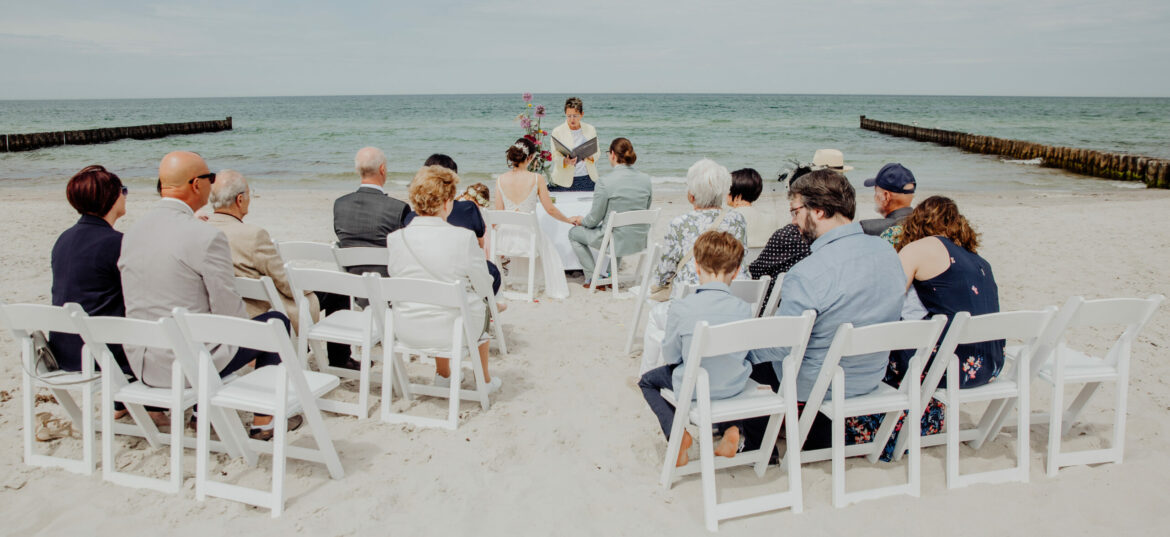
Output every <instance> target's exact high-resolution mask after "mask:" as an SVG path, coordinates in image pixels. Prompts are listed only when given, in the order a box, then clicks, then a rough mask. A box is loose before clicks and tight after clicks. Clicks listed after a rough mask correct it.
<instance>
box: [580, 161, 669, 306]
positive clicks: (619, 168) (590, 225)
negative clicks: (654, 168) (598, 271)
mask: <svg viewBox="0 0 1170 537" xmlns="http://www.w3.org/2000/svg"><path fill="white" fill-rule="evenodd" d="M637 158H638V157H637V155H635V154H634V147H633V145H631V144H630V141H629V140H626V139H625V138H616V139H614V141H613V142H612V143H610V146H609V163H610V164H611V165H613V171H612V172H610V173H608V174H606V175H604V176H602V177H601V178H600V179H598V181H597V185H596V187H595V189H594V191H593V207H592V208H590V210H589V214H587V215H585V216H584V217H579V216H578V217H574V218H573V221H574V223H575V224H578V225H576V226H574V227H573V229H570V230H569V244H570V245H572V247H573V253H575V254H577V259H578V260H579V261H580V262H581V268H582V270H583V271H584V272H585V287H589V283H590V281H589V278H591V277H592V276H593V269H594V259H593V252H592V251H591V250H590V248H600V247H601V240H602V238H603V236H604V235H605V222H606V220H607V219H608V218H609V213H610V211H616V212H619V213H622V212H626V211H639V210H643V209H649V208H650V198H651V195H652V186H651V184H650V176H649V175H646V174H644V173H642V172H639V171H635V170H634V169H633V168H631V167H630V166H631V165H632V164H633V163H634V161H635V160H637ZM649 233H650V226H648V225H637V226H623V227H620V228H618V229H615V230H614V233H613V235H614V236H613V240H614V250H615V251H616V253H617V256H618V257H619V258H620V257H622V256H625V255H630V254H632V253H635V252H638V251H641V250H642V249H643V248H645V247H646V236H647V235H648V234H649Z"/></svg>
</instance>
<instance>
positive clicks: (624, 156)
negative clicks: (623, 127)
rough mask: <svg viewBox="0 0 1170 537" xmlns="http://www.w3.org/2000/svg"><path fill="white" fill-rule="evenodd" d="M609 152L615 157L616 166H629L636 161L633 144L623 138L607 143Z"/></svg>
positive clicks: (636, 156) (636, 155)
mask: <svg viewBox="0 0 1170 537" xmlns="http://www.w3.org/2000/svg"><path fill="white" fill-rule="evenodd" d="M609 150H610V151H613V154H614V156H615V157H617V163H618V164H626V165H630V164H633V163H635V162H637V161H638V154H637V153H634V144H631V143H630V141H629V140H627V139H625V138H614V139H613V141H612V142H610V143H609Z"/></svg>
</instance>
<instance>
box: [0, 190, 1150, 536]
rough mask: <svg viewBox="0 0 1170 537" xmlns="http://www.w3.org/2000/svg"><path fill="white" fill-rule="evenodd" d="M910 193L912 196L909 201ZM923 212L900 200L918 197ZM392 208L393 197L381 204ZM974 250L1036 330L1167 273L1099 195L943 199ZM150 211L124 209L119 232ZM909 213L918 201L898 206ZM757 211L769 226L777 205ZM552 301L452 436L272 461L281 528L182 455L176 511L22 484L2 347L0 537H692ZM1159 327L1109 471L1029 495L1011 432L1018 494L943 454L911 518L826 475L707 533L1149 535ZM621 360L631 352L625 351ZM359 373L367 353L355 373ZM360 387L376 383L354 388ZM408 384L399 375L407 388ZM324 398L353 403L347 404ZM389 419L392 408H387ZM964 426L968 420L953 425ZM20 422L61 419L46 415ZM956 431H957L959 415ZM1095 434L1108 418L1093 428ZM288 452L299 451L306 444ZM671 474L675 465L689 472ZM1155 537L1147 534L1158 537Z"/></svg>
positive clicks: (295, 231) (654, 458)
mask: <svg viewBox="0 0 1170 537" xmlns="http://www.w3.org/2000/svg"><path fill="white" fill-rule="evenodd" d="M926 186H928V185H926ZM63 190H64V189H63V188H62V189H61V191H60V192H58V191H46V190H43V189H29V188H14V187H0V214H6V215H8V216H7V218H6V223H5V224H4V225H3V226H2V227H0V244H3V254H2V256H0V270H2V271H3V276H2V277H0V299H2V300H4V301H6V302H9V303H15V302H30V303H45V304H47V303H49V290H50V283H51V275H50V273H49V256H50V249H51V247H52V244H53V241H54V240H55V239H56V237H57V235H58V234H59V233H60V232H61V231H63V230H65V229H66V228H68V227H69V226H70V225H72V224H73V222H74V221H76V219H77V215H76V213H75V212H74V211H73V210H72V208H71V207H70V206H69V205H68V204H67V203H66V201H65V198H64V192H63ZM342 193H343V192H341V191H324V190H306V191H292V190H262V191H260V192H259V196H257V197H256V199H255V200H254V201H253V202H252V204H251V211H252V212H251V214H250V215H249V216H248V219H247V221H248V222H250V223H253V224H256V225H260V226H263V227H265V228H267V229H268V230H269V232H270V233H271V235H272V236H273V238H274V239H275V240H277V241H280V240H310V241H332V240H334V236H333V230H332V214H331V207H332V200H333V199H334V198H336V197H337V196H338V195H340V194H342ZM936 193H942V192H930V191H929V190H927V191H925V192H923V193H921V194H920V196H925V195H929V194H936ZM392 195H396V196H397V197H403V195H404V193H402V192H397V193H392ZM949 195H951V196H952V197H953V198H954V199H955V200H956V201H957V202H958V204H959V207H960V209H961V210H962V211H963V212H964V214H965V215H966V216H967V217H968V218H969V219H970V220H971V222H972V223H973V224H974V226H975V227H976V229H977V230H978V231H980V232H981V233H982V241H983V245H982V248H981V249H980V253H981V254H982V255H983V256H984V258H986V259H987V260H988V261H989V262H990V263H991V265H992V267H993V269H994V270H995V273H996V280H997V282H998V285H999V289H1000V301H1001V307H1002V309H1003V310H1004V311H1007V310H1013V309H1025V308H1027V309H1038V308H1041V307H1043V306H1047V305H1060V304H1062V303H1063V302H1064V301H1065V300H1066V299H1067V298H1068V297H1069V296H1071V295H1078V294H1079V295H1083V296H1085V297H1086V298H1102V297H1117V296H1140V297H1144V296H1146V295H1149V294H1151V293H1167V291H1168V289H1167V285H1166V282H1165V280H1164V279H1163V278H1165V277H1166V276H1167V275H1168V274H1170V272H1168V270H1167V268H1166V267H1167V265H1168V264H1170V192H1167V191H1158V190H1130V189H1124V190H1120V189H1119V190H1118V191H1116V192H1111V193H1110V192H1099V193H1057V192H1031V191H1015V192H1004V193H968V192H955V193H951V194H949ZM156 199H157V198H156V197H155V196H154V194H153V192H148V191H146V190H144V189H137V190H134V191H132V192H131V195H130V198H129V204H128V209H129V214H128V215H127V216H126V217H125V218H124V219H122V220H121V221H119V222H118V225H117V227H118V229H121V230H125V229H127V228H128V227H129V225H131V224H132V223H133V222H134V221H135V219H136V218H137V217H138V216H140V215H141V214H143V212H144V211H145V210H146V209H147V207H148V206H149V204H151V203H153V202H154V201H155V200H156ZM920 199H921V198H920ZM761 203H763V204H764V205H765V206H770V207H773V209H774V210H776V211H778V212H780V213H781V214H783V211H785V210H786V209H787V202H786V201H785V200H784V199H783V197H782V194H769V195H768V197H766V198H765V199H764V200H761ZM655 206H658V207H662V208H663V218H662V219H661V220H660V222H659V225H658V227H657V228H656V229H655V231H654V232H653V233H652V235H651V236H652V237H660V236H661V233H662V229H663V228H664V226H665V223H666V221H668V219H669V218H670V217H673V216H675V215H677V214H681V213H682V212H684V211H686V210H688V209H689V205H687V203H686V200H685V195H684V194H682V193H679V192H661V193H656V201H655ZM858 206H859V207H858V217H859V218H870V217H873V216H874V213H873V208H872V198H871V193H870V192H869V191H867V190H862V191H860V192H859V193H858ZM579 281H580V280H579V278H578V279H577V280H576V281H574V280H570V289H571V290H572V295H571V296H570V298H568V299H566V300H552V299H545V298H543V297H541V298H540V300H539V302H537V303H522V302H519V301H515V300H510V301H508V305H509V308H508V311H507V312H505V313H504V314H503V315H502V319H501V321H502V322H503V323H504V332H505V334H506V337H507V342H508V346H509V350H510V351H511V354H510V355H509V356H507V357H503V358H501V357H498V356H496V355H495V354H494V350H493V362H492V366H491V368H492V374H493V376H495V375H498V376H500V377H502V379H503V383H504V385H503V389H502V391H500V392H499V393H498V394H497V395H496V396H495V397H494V400H493V404H492V408H491V409H490V410H489V411H486V412H485V411H482V410H481V409H480V408H479V406H478V405H477V404H472V403H464V405H463V407H462V409H463V412H462V413H461V420H460V425H459V429H458V430H456V431H453V432H447V431H440V430H431V429H421V428H413V427H409V426H391V425H386V424H383V423H381V422H380V421H379V420H378V419H377V418H376V417H374V418H371V419H367V420H357V419H355V418H353V417H349V416H340V415H335V414H328V413H327V414H325V416H326V423H327V424H328V427H329V431H330V433H331V435H332V437H333V440H334V442H335V445H336V447H337V450H338V452H339V454H340V456H341V460H342V463H343V465H344V468H345V473H346V475H345V477H344V478H343V479H341V480H336V481H335V480H332V479H330V478H329V475H328V472H327V471H326V469H325V468H324V466H322V465H318V464H311V463H304V462H299V461H290V463H289V467H288V474H287V475H288V481H287V495H288V501H287V504H286V512H285V514H284V515H283V516H282V517H281V518H279V519H272V518H271V517H270V516H269V512H268V511H267V510H261V509H256V508H252V507H249V506H245V505H243V504H240V503H235V502H231V501H227V500H222V499H209V500H208V501H206V502H198V501H196V500H195V497H194V478H193V475H192V473H191V472H193V470H194V453H193V451H190V450H189V451H187V453H186V458H185V461H184V464H185V466H186V469H187V471H188V476H187V478H186V481H185V483H184V487H183V490H182V492H181V493H180V494H177V495H173V496H172V495H165V494H159V493H155V492H150V491H143V490H136V489H130V488H125V487H120V486H116V485H112V484H109V483H106V482H103V481H102V480H101V477H100V468H99V470H98V472H97V473H95V474H94V475H92V476H78V475H75V474H71V473H67V472H65V471H63V470H58V469H39V468H33V467H29V466H26V465H24V464H23V462H22V461H21V430H20V429H21V422H20V398H19V389H20V387H19V386H20V373H19V372H20V365H19V359H18V357H19V353H18V349H17V347H16V345H15V344H14V343H13V340H12V337H11V335H10V334H9V332H8V331H7V328H6V327H5V328H4V330H3V332H2V333H0V390H2V392H0V514H2V517H3V519H4V523H3V524H0V528H2V529H0V534H4V535H13V536H16V535H70V534H111V535H118V536H119V537H130V536H137V535H143V536H154V535H159V534H160V533H161V534H173V535H208V534H209V532H215V533H222V532H230V533H250V534H256V535H269V534H273V535H276V534H290V533H297V534H306V535H387V534H398V535H449V534H472V533H473V532H474V533H476V534H483V535H516V534H519V535H546V534H556V535H599V534H606V535H647V534H657V535H705V534H706V531H705V530H704V528H703V509H702V495H701V492H700V487H699V486H700V483H699V478H698V476H695V477H693V478H687V479H683V480H682V481H680V482H678V483H676V484H675V485H674V486H673V487H672V488H671V489H670V490H663V489H662V488H661V487H660V486H659V484H658V471H659V468H660V465H661V461H662V455H663V453H664V451H665V449H666V442H665V440H664V439H663V438H662V436H661V433H660V431H659V430H658V427H657V424H656V422H655V419H654V416H653V414H652V413H651V412H650V410H649V409H648V408H647V407H646V405H645V403H644V401H643V399H642V396H641V393H640V392H639V391H638V390H637V389H636V388H635V386H634V385H633V379H634V377H635V375H636V373H637V368H638V363H637V358H636V356H635V357H631V356H628V355H626V354H624V353H623V352H622V347H623V345H624V338H625V335H626V330H627V329H628V323H629V320H630V316H631V314H632V310H633V308H634V306H635V303H634V301H633V300H631V299H626V300H615V299H613V298H612V295H611V294H610V293H597V294H590V293H589V292H588V291H585V290H582V288H581V287H580V285H579ZM1168 310H1170V308H1166V307H1163V308H1162V310H1161V311H1159V312H1158V313H1157V315H1156V316H1155V317H1154V320H1153V321H1152V322H1151V324H1150V325H1149V326H1148V327H1147V329H1146V330H1145V331H1144V332H1143V333H1142V335H1141V336H1140V337H1139V339H1138V341H1137V344H1136V345H1135V346H1134V348H1133V362H1132V364H1133V365H1132V381H1131V385H1130V393H1129V395H1130V398H1129V421H1128V429H1127V445H1126V453H1125V456H1126V459H1125V462H1124V464H1119V465H1113V464H1107V465H1099V466H1094V467H1071V468H1066V469H1064V470H1063V471H1061V472H1060V475H1059V476H1058V477H1057V478H1047V477H1045V475H1044V465H1043V462H1044V456H1043V453H1044V451H1043V450H1044V449H1045V446H1046V434H1047V428H1046V427H1043V426H1034V427H1033V429H1032V431H1033V435H1032V440H1031V444H1032V451H1031V457H1032V459H1031V461H1032V466H1031V482H1030V483H1026V484H1022V483H1013V484H1001V485H977V486H972V487H968V488H964V489H958V490H953V491H949V490H947V489H946V485H945V482H944V460H945V459H944V451H945V450H944V448H943V447H941V446H940V447H934V448H927V449H925V450H924V458H923V472H922V474H923V475H922V483H923V487H922V497H921V498H910V497H905V496H902V497H893V498H886V499H882V500H877V501H869V502H864V503H861V504H856V505H853V506H850V507H848V508H845V509H835V508H833V507H832V504H831V492H830V484H831V480H830V465H829V463H828V462H822V463H814V464H807V465H805V466H804V467H803V474H802V476H803V482H804V503H805V510H804V512H803V513H801V514H793V513H791V512H789V511H786V510H785V511H776V512H771V513H766V514H762V515H755V516H750V517H746V518H741V519H735V520H730V521H725V522H724V523H722V524H721V525H720V528H721V531H723V532H725V533H727V534H731V535H747V534H749V532H750V533H751V534H761V535H762V534H765V533H763V532H766V534H777V533H783V534H790V535H856V534H859V533H861V532H872V533H873V534H875V535H886V534H894V533H899V534H909V535H937V534H939V533H940V532H945V533H947V534H955V535H1008V534H1013V535H1014V534H1024V533H1027V534H1038V535H1062V536H1072V535H1088V534H1101V533H1103V532H1108V533H1109V534H1115V535H1127V534H1138V533H1139V532H1140V533H1153V532H1154V531H1157V528H1163V527H1165V525H1166V523H1167V522H1170V511H1168V510H1167V509H1166V508H1165V504H1166V501H1165V498H1164V494H1165V491H1166V485H1165V483H1166V482H1167V481H1168V480H1170V462H1168V461H1167V460H1166V459H1162V458H1160V457H1163V456H1164V455H1165V454H1166V453H1167V452H1170V412H1168V411H1170V365H1168V364H1166V363H1162V362H1161V360H1162V359H1164V358H1165V357H1166V350H1165V349H1166V348H1168V347H1170V311H1168ZM639 346H640V344H639ZM377 352H378V355H380V349H379V350H378V351H377ZM376 367H378V366H376ZM426 371H427V368H426V367H425V366H421V365H417V364H416V365H415V367H414V368H413V369H412V372H413V373H414V374H416V375H417V376H419V377H422V376H423V375H425V374H426ZM339 390H340V391H341V392H343V393H342V394H341V395H340V396H335V397H342V398H344V397H346V396H349V397H351V398H352V397H353V395H354V392H355V390H356V382H349V383H343V385H342V387H341V388H340V389H339ZM1035 392H1036V395H1035V397H1034V399H1033V408H1034V409H1037V410H1044V409H1046V408H1047V399H1048V394H1049V393H1050V392H1049V389H1048V388H1047V387H1046V386H1043V385H1040V384H1039V383H1038V385H1037V387H1036V389H1035ZM1113 393H1114V392H1113V388H1112V387H1108V386H1107V387H1105V388H1104V389H1103V391H1102V393H1099V394H1098V396H1097V397H1096V398H1095V399H1094V401H1093V402H1092V403H1091V404H1090V406H1089V409H1088V410H1087V411H1086V412H1085V414H1084V416H1083V418H1082V420H1081V422H1080V423H1078V424H1077V425H1076V426H1074V427H1073V429H1072V432H1071V433H1070V435H1069V436H1068V440H1067V444H1066V445H1067V446H1069V447H1070V448H1072V449H1077V448H1086V447H1093V446H1101V445H1103V444H1104V443H1105V442H1106V439H1107V435H1108V431H1109V425H1108V424H1109V422H1108V420H1107V418H1108V416H1107V414H1106V410H1105V409H1106V408H1111V407H1108V406H1107V405H1109V404H1111V396H1112V394H1113ZM395 404H396V405H402V403H400V402H397V401H396V402H395ZM445 405H446V401H445V400H430V399H424V400H423V401H421V402H417V403H414V407H415V408H414V409H413V411H414V412H420V413H426V412H430V413H432V415H438V414H439V413H440V412H441V410H442V408H444V407H445ZM980 408H981V407H978V406H976V407H975V409H980ZM37 410H38V411H50V412H53V413H54V414H56V415H59V416H63V415H64V413H63V411H62V410H61V409H60V407H58V406H57V405H56V404H54V403H51V402H45V403H42V404H40V405H39V406H38V408H37ZM965 410H966V412H965V413H966V414H967V415H968V416H970V415H971V414H970V410H971V409H967V408H966V407H965ZM1110 412H1111V411H1110ZM304 433H305V431H299V432H297V433H294V434H295V435H297V436H296V438H298V439H299V440H298V441H299V442H302V443H303V442H306V441H309V440H311V439H310V438H308V435H307V434H304ZM117 442H118V443H119V444H120V445H121V446H122V449H123V451H122V453H121V455H120V457H119V459H118V465H119V467H121V468H124V469H126V470H127V471H134V472H139V473H144V474H149V475H155V476H162V475H164V474H165V472H166V471H167V452H166V451H165V450H159V451H154V450H151V449H150V448H149V446H148V445H147V444H146V443H145V442H144V441H140V440H134V439H129V438H126V437H119V438H118V440H117ZM36 448H37V449H39V450H46V451H51V452H54V453H57V454H61V455H68V456H77V455H78V454H79V453H80V441H79V440H75V439H64V440H60V441H56V442H53V443H49V444H37V445H36ZM1013 449H1014V435H1013V436H1009V435H1001V436H1000V437H999V438H998V439H996V440H994V441H993V442H992V443H990V444H989V445H988V446H985V447H984V448H983V449H981V450H980V451H978V452H973V451H971V450H970V449H969V448H964V450H963V459H962V462H963V467H964V470H965V471H969V470H980V469H990V468H995V467H1006V466H1007V465H1010V464H1013V463H1014V458H1013V457H1012V455H1011V454H1012V452H1013ZM692 453H695V454H697V450H696V451H693V452H692ZM220 461H221V462H220V463H219V464H217V465H216V467H215V468H216V469H218V470H220V471H222V472H224V473H225V474H226V476H224V477H223V478H224V479H234V480H235V481H236V482H239V483H242V484H249V485H253V486H262V485H263V484H266V483H267V482H268V479H269V478H270V475H271V473H270V468H269V467H268V464H269V459H268V458H267V457H264V458H262V459H261V464H260V466H259V467H257V468H255V469H251V468H247V467H246V466H245V465H244V463H243V462H242V461H239V460H231V461H228V460H227V459H226V456H221V457H220ZM904 464H905V463H904V462H903V463H896V464H886V463H879V464H877V465H871V464H869V463H868V462H866V461H865V460H864V459H857V460H850V461H849V463H848V465H849V468H850V470H849V473H848V479H849V483H850V485H849V486H850V488H851V489H852V488H854V487H867V486H873V485H876V484H883V483H884V484H894V483H897V482H900V481H901V480H903V479H904V478H905V470H904ZM718 480H719V486H720V494H721V499H722V498H737V497H743V496H745V495H752V494H758V493H760V492H761V491H767V490H783V489H784V487H786V481H785V478H784V474H783V473H782V472H781V470H780V469H779V468H778V467H770V468H769V470H768V473H767V474H766V476H765V477H764V478H763V479H758V478H756V476H755V474H754V473H753V472H752V471H751V470H750V468H741V469H738V470H734V471H723V472H720V473H719V474H718ZM1162 531H1164V530H1162Z"/></svg>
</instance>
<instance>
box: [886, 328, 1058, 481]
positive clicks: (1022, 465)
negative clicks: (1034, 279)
mask: <svg viewBox="0 0 1170 537" xmlns="http://www.w3.org/2000/svg"><path fill="white" fill-rule="evenodd" d="M1055 316H1056V307H1055V306H1053V307H1049V308H1047V309H1044V310H1041V311H1010V312H1000V313H989V314H986V315H979V316H976V317H972V316H971V314H970V313H967V312H965V311H964V312H959V313H957V314H955V316H954V318H953V319H952V320H951V326H950V328H948V329H947V335H946V337H944V338H943V341H942V344H940V345H939V347H938V352H937V353H936V354H935V357H934V360H933V361H932V363H931V364H930V368H929V369H928V370H927V372H926V378H925V379H923V381H922V408H923V409H925V408H926V405H927V403H929V402H930V399H931V398H932V397H933V398H934V399H938V400H939V402H941V403H942V404H944V405H946V432H944V433H940V434H935V435H930V436H925V437H923V438H922V444H923V445H924V446H933V445H938V444H941V443H944V441H945V443H946V445H947V488H952V489H953V488H958V487H965V486H967V485H971V484H973V483H1001V482H1005V481H1020V482H1024V483H1027V482H1028V457H1029V444H1028V400H1029V398H1028V397H1029V384H1030V377H1031V374H1030V371H1031V366H1030V364H1031V362H1032V359H1033V357H1034V356H1035V355H1036V351H1037V350H1038V349H1039V348H1040V346H1041V341H1042V337H1041V336H1042V335H1043V334H1044V331H1045V330H1046V329H1047V328H1048V325H1049V323H1051V322H1052V319H1053V318H1054V317H1055ZM1000 340H1008V341H1021V342H1023V347H1022V351H1021V352H1020V353H1019V354H1018V355H1017V359H1016V362H1015V364H1014V368H1012V369H1011V370H1010V371H1008V370H1006V368H1005V371H1003V372H1002V373H1001V374H1000V375H999V377H998V378H996V379H995V380H994V381H992V382H990V383H988V384H985V385H983V386H976V387H973V388H964V389H959V385H960V372H959V367H960V364H959V358H958V357H956V356H955V348H956V347H957V346H958V345H963V344H970V343H981V342H985V341H1000ZM944 375H945V376H946V380H947V385H946V387H944V388H939V387H938V385H939V382H940V381H941V380H942V378H943V376H944ZM903 382H906V381H903ZM1017 398H1019V400H1020V401H1021V402H1022V403H1023V405H1024V407H1023V410H1022V411H1021V413H1020V414H1019V416H1018V418H1019V422H1018V423H1017V431H1016V434H1017V437H1016V466H1015V467H1014V468H1007V469H1003V470H992V471H987V472H980V473H971V474H967V475H961V474H960V473H959V443H960V442H972V441H974V440H975V439H977V438H979V437H981V436H982V434H983V433H984V432H985V431H986V430H987V429H988V428H989V427H990V426H991V423H992V422H993V421H994V419H995V417H996V414H997V412H996V411H994V410H992V408H998V407H989V408H988V409H987V410H986V411H985V412H984V413H983V417H982V418H981V419H980V421H979V426H978V427H975V428H970V429H963V428H962V426H961V422H960V420H961V416H962V415H961V414H960V412H959V405H963V404H970V403H977V402H983V401H1002V400H1007V399H1017ZM907 419H909V417H908V418H907ZM879 440H880V439H879ZM906 442H907V437H906V435H899V436H898V441H897V444H896V447H895V450H894V454H895V459H900V458H901V456H902V450H903V449H905V446H906Z"/></svg>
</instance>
